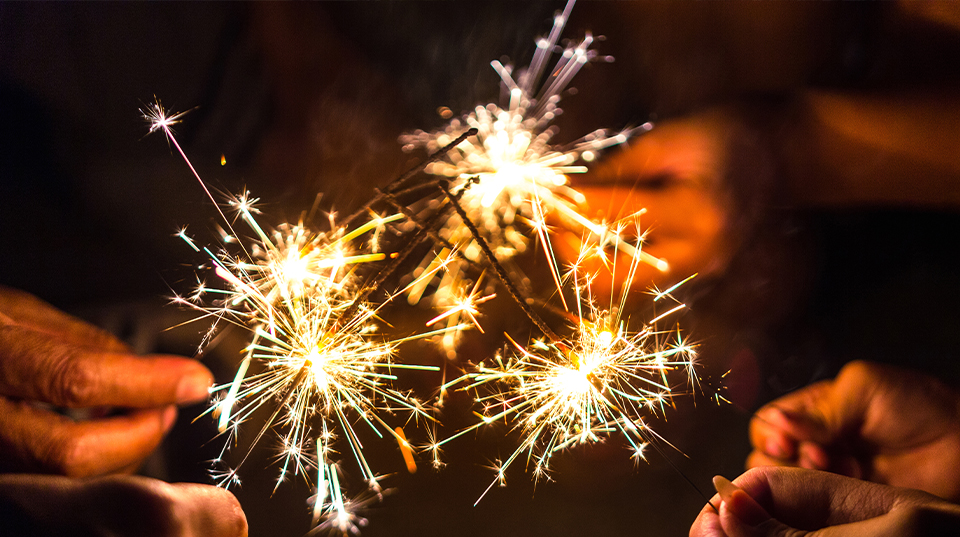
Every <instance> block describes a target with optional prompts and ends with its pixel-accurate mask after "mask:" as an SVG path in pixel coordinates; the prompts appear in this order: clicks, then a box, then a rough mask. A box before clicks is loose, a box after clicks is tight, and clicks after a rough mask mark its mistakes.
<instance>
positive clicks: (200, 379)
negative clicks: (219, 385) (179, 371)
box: [177, 371, 213, 405]
mask: <svg viewBox="0 0 960 537" xmlns="http://www.w3.org/2000/svg"><path fill="white" fill-rule="evenodd" d="M211 384H213V378H212V377H211V376H210V374H209V373H207V372H206V371H198V372H196V373H191V374H189V375H187V376H185V377H183V378H182V379H180V383H179V384H177V403H179V404H181V405H182V404H187V403H199V402H201V401H206V400H207V397H209V396H210V385H211Z"/></svg>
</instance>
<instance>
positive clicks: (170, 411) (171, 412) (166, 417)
mask: <svg viewBox="0 0 960 537" xmlns="http://www.w3.org/2000/svg"><path fill="white" fill-rule="evenodd" d="M176 419H177V407H175V406H168V407H167V408H166V410H164V411H163V414H161V415H160V421H161V423H162V424H163V429H164V430H167V429H169V428H170V426H171V425H173V422H174V420H176Z"/></svg>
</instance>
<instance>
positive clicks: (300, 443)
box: [144, 102, 467, 533]
mask: <svg viewBox="0 0 960 537" xmlns="http://www.w3.org/2000/svg"><path fill="white" fill-rule="evenodd" d="M181 115H182V114H177V115H166V114H165V113H164V111H163V108H162V107H161V105H160V104H159V102H157V103H156V104H154V105H151V106H150V107H149V108H148V109H146V110H144V116H145V117H146V118H147V119H148V120H149V121H150V122H151V128H150V130H151V132H154V131H157V130H163V131H164V132H165V133H166V134H167V136H168V139H169V140H170V142H171V143H172V144H174V145H175V146H176V147H177V149H178V151H179V152H180V154H181V155H182V156H183V157H184V159H185V160H187V164H188V165H189V166H190V169H191V171H193V173H194V175H195V176H196V177H197V179H198V180H199V175H197V173H196V171H195V170H194V168H193V166H192V165H190V163H189V160H188V159H187V158H186V155H185V154H184V152H183V150H182V149H181V148H180V146H179V144H177V142H176V138H175V137H174V136H173V133H172V131H171V129H170V126H171V125H172V124H173V123H174V122H175V121H177V120H178V118H179V117H180V116H181ZM201 184H203V182H202V181H201ZM204 189H205V190H206V187H205V186H204ZM206 192H207V194H208V195H210V192H209V190H206ZM211 199H212V196H211ZM256 201H257V200H256V199H252V198H251V197H250V196H249V195H248V194H246V193H245V194H243V195H241V196H238V197H236V198H234V199H232V200H231V201H230V202H229V205H230V207H231V209H232V210H233V211H234V212H235V213H236V214H237V215H238V218H239V220H242V221H243V222H244V223H245V224H246V225H247V226H249V228H250V229H251V230H252V232H253V237H251V238H245V237H243V236H241V235H239V234H238V233H236V231H234V229H233V223H235V220H236V219H234V222H233V223H232V221H231V220H230V219H227V217H226V216H225V215H224V213H223V212H222V211H221V213H220V214H221V215H224V222H225V224H226V226H227V228H228V229H229V232H227V231H224V232H223V237H222V241H223V243H224V247H223V249H221V250H220V251H218V252H217V253H214V252H212V251H211V250H210V249H208V248H206V247H200V246H198V245H197V244H196V243H195V241H194V240H193V239H192V238H190V237H189V236H188V235H187V233H186V231H185V230H183V231H181V232H180V233H179V234H178V235H179V236H180V237H181V238H182V239H183V240H184V241H186V242H187V244H189V245H190V247H191V248H192V249H193V250H195V251H197V252H203V253H204V254H205V255H206V266H207V267H208V268H210V269H212V272H213V273H214V274H215V275H216V276H217V277H218V279H219V280H220V282H221V283H220V284H219V285H213V286H207V285H206V284H204V283H201V284H200V285H198V287H197V289H195V290H194V292H192V293H191V295H190V296H189V297H177V298H176V299H175V301H176V302H178V303H180V304H182V305H187V306H190V307H193V308H195V309H197V310H199V311H201V312H202V313H203V317H209V318H212V320H213V323H212V326H211V329H210V331H209V332H208V336H207V337H205V338H204V341H205V342H206V341H207V340H209V336H210V335H211V334H212V333H213V332H214V331H215V330H216V329H217V326H218V324H220V323H232V324H233V325H236V326H239V327H242V328H243V329H245V330H249V331H250V332H251V334H252V338H251V342H250V344H249V345H248V346H247V348H246V349H245V355H244V357H243V359H242V361H241V362H240V366H239V368H238V370H237V373H236V376H235V378H234V380H233V381H232V382H230V383H228V384H225V385H223V386H218V387H215V388H213V389H212V393H214V394H215V395H216V397H217V401H216V402H215V403H214V404H213V406H212V407H211V408H210V410H209V411H208V412H211V413H213V414H214V415H216V416H218V420H219V421H218V426H219V429H220V431H221V433H225V434H226V435H227V436H228V441H227V442H226V444H225V447H224V453H221V459H223V455H225V452H226V450H227V449H228V448H229V447H230V446H231V445H232V444H235V443H236V442H237V438H236V436H237V434H238V432H239V429H240V425H241V424H242V423H244V422H247V421H249V420H250V419H251V418H252V416H253V414H254V412H256V411H257V410H258V409H260V408H272V409H273V412H272V414H271V415H270V417H269V418H268V419H267V420H266V422H265V423H264V424H263V426H262V427H261V428H260V430H259V433H258V434H257V435H256V436H255V437H254V439H253V441H252V442H251V443H250V447H249V448H248V450H247V452H246V455H245V456H244V457H243V459H242V460H241V461H240V463H239V465H237V467H235V468H232V469H227V470H224V471H222V472H221V473H220V474H219V475H218V476H216V477H217V481H218V484H220V485H221V486H224V487H229V486H231V485H233V484H235V483H238V482H239V478H238V477H237V470H238V468H239V466H240V465H242V464H243V463H244V462H245V461H246V459H247V457H249V455H250V454H251V452H252V450H253V447H254V446H256V445H257V444H258V443H259V442H260V440H261V439H262V438H263V436H264V435H265V434H266V433H267V432H268V431H269V430H271V429H277V430H282V431H283V433H282V435H281V446H282V448H281V453H280V455H279V460H280V467H281V469H280V475H279V478H278V480H277V485H278V486H279V484H280V483H281V482H282V481H284V480H285V479H286V478H287V477H288V476H290V475H300V476H303V477H304V479H309V476H308V472H307V470H308V469H309V468H317V470H318V473H317V475H318V482H317V490H318V495H317V497H316V499H315V509H314V515H315V521H314V522H315V524H316V526H317V528H332V529H335V530H337V531H340V532H341V533H348V532H351V533H355V532H356V529H357V527H358V525H362V523H361V522H360V520H361V519H359V518H356V517H355V516H354V515H353V514H352V511H351V508H350V505H351V502H350V500H348V499H345V498H344V497H343V496H342V494H341V491H340V486H339V481H338V480H339V478H338V477H337V465H336V463H333V462H330V457H331V455H332V454H335V453H337V452H336V451H334V448H333V447H332V445H333V443H334V442H336V441H337V440H339V439H343V440H344V443H345V444H346V446H347V448H348V450H349V452H350V454H351V455H352V458H353V461H354V462H355V463H356V466H357V467H358V468H359V470H360V473H361V475H362V476H363V479H364V481H365V482H366V483H367V486H368V489H369V490H370V491H371V493H372V494H373V495H374V496H377V495H379V494H380V485H379V483H378V476H377V474H375V473H374V472H373V470H372V469H371V468H370V466H369V464H368V463H367V460H366V457H365V456H364V453H363V446H362V443H361V440H360V436H359V431H358V430H357V428H359V427H361V425H360V424H363V426H364V427H365V428H367V429H369V430H370V431H372V432H373V433H374V434H375V435H377V436H379V437H381V438H383V437H384V436H393V437H395V438H397V439H398V440H403V442H406V440H405V438H403V437H402V430H401V432H400V433H398V432H396V431H395V429H394V428H393V427H391V426H389V425H388V424H387V422H386V421H385V419H384V415H385V414H388V413H389V414H394V413H397V412H401V413H406V414H407V415H408V416H409V418H408V421H409V420H430V419H432V418H430V416H429V415H428V413H427V411H426V407H425V405H424V404H423V403H422V402H421V401H419V400H418V399H417V398H416V397H414V396H413V395H412V394H411V393H410V392H404V391H400V390H398V389H396V388H394V387H393V386H392V382H393V381H394V380H396V375H395V371H396V370H403V369H408V370H431V371H437V370H438V368H437V367H433V366H422V365H411V364H401V363H397V362H395V361H394V360H393V355H394V353H395V349H396V347H397V345H399V344H400V343H402V342H404V341H408V340H410V339H414V338H419V337H431V336H433V335H436V334H441V333H443V332H445V331H447V330H461V329H465V328H467V327H466V326H462V325H459V324H457V325H453V326H450V327H448V328H445V329H441V330H437V331H433V332H427V333H424V334H418V335H415V336H412V337H410V338H403V339H393V340H390V339H388V338H386V337H383V336H380V335H379V334H378V327H377V323H376V322H375V321H376V317H377V312H378V310H379V308H380V307H382V306H383V304H385V303H386V302H388V301H389V300H390V299H391V298H392V297H389V298H387V299H386V301H383V302H380V303H379V304H375V303H372V302H370V301H369V300H368V298H367V297H369V296H370V294H371V292H372V291H374V290H376V289H377V288H379V286H380V285H381V284H382V283H383V281H384V279H385V278H386V275H388V274H389V273H390V272H392V271H393V269H395V267H396V264H397V263H400V262H402V260H403V257H405V256H406V255H407V254H408V253H409V251H410V250H411V249H412V248H410V245H413V246H416V244H419V238H422V235H424V233H421V234H418V235H417V237H415V238H414V239H411V240H410V241H409V242H408V246H407V247H405V248H404V250H403V251H401V252H395V253H393V254H387V253H385V252H383V251H381V249H380V242H381V241H380V238H381V235H382V234H383V233H385V231H386V229H387V227H388V226H390V225H391V224H392V223H394V222H397V221H398V220H401V219H403V218H405V215H404V214H402V213H397V214H390V215H385V216H382V215H379V214H377V213H374V212H373V211H370V210H368V211H367V219H366V221H362V222H361V223H359V225H357V226H356V227H352V228H348V227H347V226H343V225H337V224H336V223H335V222H334V220H333V218H332V217H331V221H330V229H329V230H328V231H325V232H317V231H313V230H311V229H309V228H308V227H307V226H306V225H305V224H304V223H303V222H300V223H298V224H295V225H294V224H281V225H279V226H278V227H277V228H276V229H275V230H273V231H268V230H265V229H264V228H263V227H262V226H261V225H260V224H259V222H258V221H257V219H256V217H255V215H256V214H258V210H257V209H256V207H255V203H256ZM218 210H219V205H218ZM227 245H234V246H233V249H234V250H239V252H237V253H231V252H230V251H229V249H228V246H227ZM374 266H375V267H374ZM367 267H370V270H364V269H367ZM374 268H377V269H379V270H378V271H377V272H373V274H374V276H367V275H366V273H370V272H371V271H372V270H373V269H374ZM361 272H364V273H365V274H361ZM211 296H212V297H215V298H214V299H213V300H212V301H209V302H208V301H207V300H206V299H207V298H208V297H211ZM257 366H259V367H260V369H261V370H259V371H257V372H252V371H251V370H252V369H257ZM314 451H315V452H316V457H315V458H314V457H313V453H314ZM218 462H219V461H218Z"/></svg>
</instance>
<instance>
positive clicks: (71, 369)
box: [0, 325, 213, 408]
mask: <svg viewBox="0 0 960 537" xmlns="http://www.w3.org/2000/svg"><path fill="white" fill-rule="evenodd" d="M212 383H213V376H212V375H211V373H210V372H209V371H208V370H207V369H206V368H205V367H203V366H202V365H201V364H200V363H198V362H196V361H195V360H189V359H186V358H179V357H172V356H157V357H149V358H141V357H137V356H134V355H131V354H127V353H117V352H104V351H99V350H90V349H89V348H85V347H78V346H75V345H73V344H71V343H67V342H63V341H61V340H58V339H55V338H52V337H50V336H49V335H48V334H45V333H41V332H37V331H35V330H32V329H30V328H26V327H23V326H18V325H6V326H0V395H5V396H7V397H14V398H21V399H29V400H34V401H43V402H47V403H51V404H54V405H58V406H65V407H72V408H78V407H90V406H121V407H131V408H146V407H156V406H162V405H167V404H184V403H191V402H198V401H202V400H204V399H206V397H207V395H208V392H207V389H208V388H209V386H210V385H211V384H212Z"/></svg>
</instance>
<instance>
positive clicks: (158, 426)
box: [0, 398, 176, 477]
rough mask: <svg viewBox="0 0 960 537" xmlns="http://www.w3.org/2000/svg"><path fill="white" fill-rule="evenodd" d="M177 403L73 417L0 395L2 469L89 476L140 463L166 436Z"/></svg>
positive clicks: (127, 467) (0, 454)
mask: <svg viewBox="0 0 960 537" xmlns="http://www.w3.org/2000/svg"><path fill="white" fill-rule="evenodd" d="M175 418H176V408H175V407H173V406H167V407H164V408H160V409H149V410H139V411H136V412H133V413H131V414H129V415H125V416H115V417H110V418H103V419H97V420H89V421H81V422H74V421H73V420H70V419H69V418H66V417H64V416H60V415H58V414H55V413H53V412H50V411H47V410H42V409H39V408H36V407H33V406H31V405H29V404H27V403H23V402H20V403H13V402H10V401H8V400H6V399H4V398H0V471H18V472H24V471H26V472H42V473H56V474H62V475H66V476H70V477H87V476H97V475H104V474H108V473H113V472H118V471H124V470H128V469H129V467H131V466H133V467H136V466H138V465H139V464H140V462H141V461H142V460H143V459H144V458H146V457H147V455H149V454H150V453H151V452H152V451H153V450H154V449H155V448H156V447H157V445H158V444H159V443H160V442H161V440H163V437H164V435H165V434H166V433H167V431H169V430H170V427H171V426H172V425H173V422H174V419H175Z"/></svg>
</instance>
